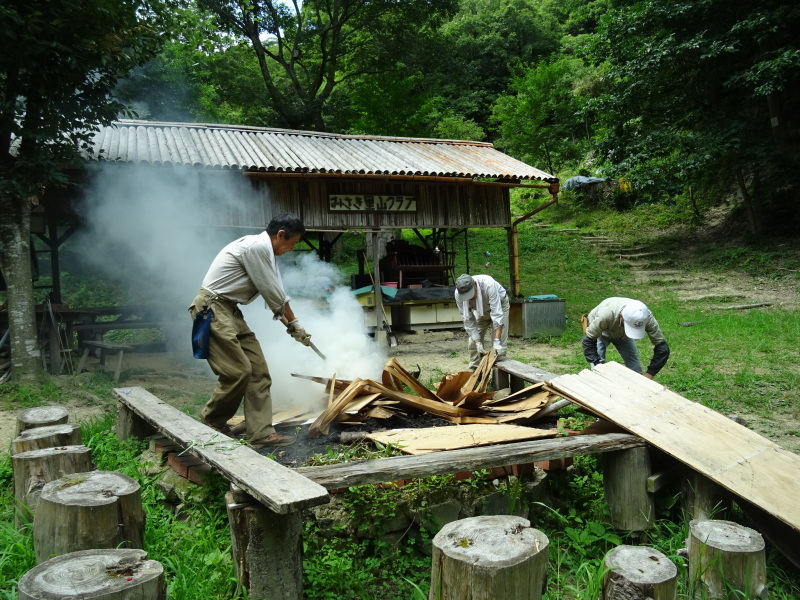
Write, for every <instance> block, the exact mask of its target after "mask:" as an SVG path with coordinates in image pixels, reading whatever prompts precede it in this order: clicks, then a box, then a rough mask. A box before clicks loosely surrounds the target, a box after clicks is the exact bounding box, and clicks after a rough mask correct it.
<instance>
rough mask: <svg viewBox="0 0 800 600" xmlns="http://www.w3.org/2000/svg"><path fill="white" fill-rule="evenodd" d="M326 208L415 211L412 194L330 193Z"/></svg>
mask: <svg viewBox="0 0 800 600" xmlns="http://www.w3.org/2000/svg"><path fill="white" fill-rule="evenodd" d="M328 209H329V210H336V211H383V212H416V210H417V199H416V198H415V197H414V196H374V195H371V194H370V195H367V194H330V195H329V196H328Z"/></svg>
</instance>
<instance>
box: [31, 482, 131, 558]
mask: <svg viewBox="0 0 800 600" xmlns="http://www.w3.org/2000/svg"><path fill="white" fill-rule="evenodd" d="M144 521H145V516H144V511H143V510H142V496H141V493H140V490H139V484H138V483H136V482H135V481H134V480H133V479H131V478H130V477H128V476H127V475H123V474H122V473H116V472H114V471H92V472H89V473H73V474H71V475H66V476H64V477H61V478H60V479H56V480H55V481H51V482H50V483H48V484H46V485H45V486H44V488H42V494H41V496H40V497H39V504H38V506H37V507H36V519H34V521H33V549H34V551H35V553H36V561H37V563H42V562H44V561H46V560H48V559H49V558H51V557H52V556H59V555H61V554H67V553H69V552H77V551H79V550H90V549H97V548H120V547H124V548H141V547H142V543H143V540H144Z"/></svg>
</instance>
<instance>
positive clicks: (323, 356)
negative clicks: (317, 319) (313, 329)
mask: <svg viewBox="0 0 800 600" xmlns="http://www.w3.org/2000/svg"><path fill="white" fill-rule="evenodd" d="M284 325H285V326H286V329H289V324H288V323H285V324H284ZM308 346H309V348H311V349H312V350H313V351H314V352H316V353H317V356H319V357H320V358H321V359H322V360H328V357H327V356H325V355H324V354H323V353H322V352H320V351H319V348H317V347H316V346H315V345H314V342H312V341H311V340H308Z"/></svg>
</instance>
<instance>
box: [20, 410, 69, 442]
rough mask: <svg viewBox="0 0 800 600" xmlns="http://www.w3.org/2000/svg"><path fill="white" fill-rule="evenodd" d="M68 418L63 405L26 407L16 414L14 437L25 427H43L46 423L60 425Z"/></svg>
mask: <svg viewBox="0 0 800 600" xmlns="http://www.w3.org/2000/svg"><path fill="white" fill-rule="evenodd" d="M67 420H69V411H68V410H67V409H66V408H64V407H63V406H35V407H34V408H26V409H25V410H22V411H20V412H19V413H18V414H17V427H16V429H15V430H14V437H17V436H18V435H19V434H20V433H22V432H23V431H25V430H26V429H33V428H34V427H45V426H47V425H61V424H62V423H66V422H67Z"/></svg>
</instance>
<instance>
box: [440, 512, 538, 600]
mask: <svg viewBox="0 0 800 600" xmlns="http://www.w3.org/2000/svg"><path fill="white" fill-rule="evenodd" d="M549 552H550V541H549V540H548V539H547V536H546V535H545V534H543V533H542V532H541V531H538V530H536V529H533V528H532V527H531V526H530V521H528V520H527V519H523V518H521V517H514V516H510V515H498V516H485V517H470V518H468V519H461V520H460V521H453V522H452V523H448V524H447V525H445V526H444V527H443V528H442V529H441V530H440V531H439V533H437V534H436V537H434V538H433V557H432V564H431V589H430V594H429V595H428V598H429V600H461V599H462V598H470V599H471V600H495V599H497V598H503V600H523V599H524V600H540V599H541V597H542V592H543V590H544V587H545V584H546V583H547V559H548V556H549Z"/></svg>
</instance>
